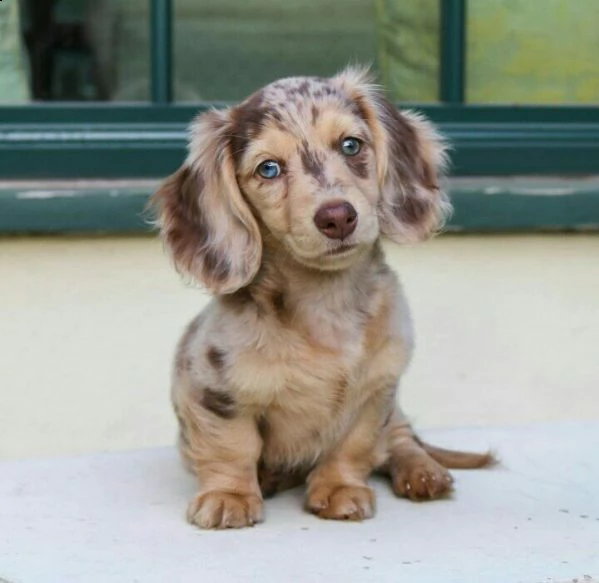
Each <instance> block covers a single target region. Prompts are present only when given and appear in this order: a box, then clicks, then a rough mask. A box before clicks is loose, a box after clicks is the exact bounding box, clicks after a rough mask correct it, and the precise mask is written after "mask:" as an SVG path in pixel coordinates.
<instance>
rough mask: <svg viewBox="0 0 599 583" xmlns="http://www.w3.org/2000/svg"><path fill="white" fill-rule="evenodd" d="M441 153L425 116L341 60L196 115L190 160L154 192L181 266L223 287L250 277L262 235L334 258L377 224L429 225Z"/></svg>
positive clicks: (305, 256)
mask: <svg viewBox="0 0 599 583" xmlns="http://www.w3.org/2000/svg"><path fill="white" fill-rule="evenodd" d="M444 162H445V148H444V146H443V143H442V141H441V139H440V138H439V136H438V135H437V134H436V132H435V131H434V129H433V127H432V126H431V125H430V124H429V123H428V122H427V121H426V120H424V119H423V118H422V117H420V116H418V115H416V114H414V113H410V112H399V111H398V110H397V109H396V108H395V107H394V106H393V105H392V104H391V103H389V102H388V101H387V100H386V99H385V97H384V96H383V93H382V92H381V90H380V89H379V88H377V87H376V86H374V85H372V84H370V82H369V79H368V76H367V74H366V72H365V71H361V70H356V69H347V70H346V71H344V72H343V73H341V74H339V75H337V76H335V77H332V78H330V79H322V78H313V77H296V78H289V79H283V80H281V81H277V82H275V83H272V84H271V85H268V86H267V87H265V88H264V89H262V90H260V91H258V92H257V93H255V94H254V95H252V96H251V97H250V98H248V99H247V100H246V101H244V102H243V103H241V104H240V105H238V106H236V107H233V108H230V109H226V110H221V111H210V112H208V113H204V114H202V115H200V116H199V117H198V118H197V119H196V120H195V121H194V122H193V124H192V127H191V139H190V147H189V155H188V158H187V160H186V161H185V163H184V164H183V166H182V167H181V168H180V169H179V170H178V171H177V172H176V173H175V174H173V175H172V176H171V177H170V178H168V179H167V180H166V181H165V182H164V183H163V185H162V186H161V188H160V189H159V190H158V192H157V193H156V194H155V195H154V198H153V202H154V204H155V205H156V206H157V207H158V211H159V215H160V224H161V228H162V234H163V237H164V240H165V242H166V245H167V247H169V248H170V250H171V252H172V255H173V258H174V261H175V264H176V266H177V267H178V269H179V270H182V271H184V272H187V273H189V274H191V275H192V276H193V277H194V278H196V279H197V280H199V281H200V282H201V283H202V284H203V285H205V286H206V287H207V288H208V289H210V290H211V291H213V292H214V293H230V292H232V291H235V290H237V289H239V288H240V287H243V286H245V285H247V284H248V283H250V282H251V280H252V279H253V278H254V276H255V275H256V273H257V271H258V268H259V266H260V262H261V256H262V247H263V245H274V246H278V247H280V248H283V249H285V250H286V252H288V253H290V254H291V255H292V256H293V257H294V258H295V259H296V260H297V261H298V262H300V263H302V264H303V265H306V266H308V267H311V268H314V269H320V270H337V269H344V268H347V267H349V266H351V265H352V263H353V262H355V261H356V259H357V258H358V257H359V256H360V255H361V254H362V253H363V252H364V251H365V250H367V249H368V248H370V247H371V246H372V245H373V244H374V242H375V241H376V240H377V239H378V237H379V236H380V234H381V233H383V234H385V235H387V236H389V237H390V238H391V239H393V240H395V241H398V242H402V241H415V240H419V239H423V238H426V237H427V236H429V235H431V234H432V233H433V232H434V231H435V230H436V229H437V228H438V227H439V226H440V224H441V223H442V221H443V219H444V217H445V215H446V213H447V211H448V210H449V204H448V202H447V199H446V197H445V195H444V193H443V192H442V191H441V190H440V187H439V173H440V171H441V170H442V169H443V165H444Z"/></svg>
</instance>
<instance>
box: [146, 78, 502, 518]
mask: <svg viewBox="0 0 599 583" xmlns="http://www.w3.org/2000/svg"><path fill="white" fill-rule="evenodd" d="M445 161H446V156H445V147H444V144H443V141H442V140H441V138H440V137H439V135H438V134H437V133H436V132H435V130H434V128H433V127H432V126H431V124H430V123H429V122H428V121H426V120H425V119H424V118H423V117H421V116H420V115H417V114H415V113H412V112H408V111H402V112H400V111H398V110H397V109H396V108H395V107H394V106H393V105H392V104H391V103H390V102H389V101H387V99H386V98H385V97H384V95H383V93H382V91H381V90H380V89H379V88H378V87H377V86H375V85H373V84H371V82H370V81H369V77H368V74H367V72H366V71H364V70H360V69H355V68H349V69H346V70H345V71H343V72H342V73H340V74H338V75H336V76H334V77H332V78H316V77H296V78H288V79H283V80H280V81H277V82H274V83H272V84H270V85H268V86H266V87H265V88H263V89H261V90H260V91H258V92H256V93H254V94H253V95H252V96H250V97H249V98H248V99H247V100H246V101H244V102H242V103H241V104H240V105H237V106H235V107H231V108H229V109H224V110H219V111H209V112H207V113H203V114H201V115H200V116H199V117H198V118H197V119H196V120H195V121H194V122H193V123H192V126H191V135H190V143H189V155H188V157H187V159H186V161H185V163H184V164H183V166H182V167H181V168H180V169H179V170H178V171H177V172H175V173H174V174H173V175H172V176H171V177H169V178H168V179H167V180H166V181H165V182H164V183H163V184H162V186H161V187H160V188H159V190H158V191H157V192H156V194H155V195H154V197H153V199H152V203H153V205H154V207H155V208H156V211H157V214H158V217H159V221H158V222H159V225H160V228H161V233H162V237H163V240H164V242H165V245H166V247H167V249H168V250H169V251H170V253H171V255H172V258H173V261H174V264H175V266H176V267H177V269H178V270H179V271H180V272H182V273H184V274H186V275H187V276H189V277H191V278H193V279H194V280H195V281H197V282H199V283H201V284H202V285H203V286H204V287H205V288H207V289H208V290H209V291H210V292H212V294H213V295H214V298H213V299H212V302H211V303H210V304H209V306H208V307H207V308H206V309H205V310H204V311H203V312H202V313H201V314H200V315H199V316H197V317H196V318H195V319H194V320H193V321H192V322H191V324H189V326H188V328H187V330H186V331H185V333H184V334H183V337H182V338H181V341H180V343H179V346H178V348H177V352H176V358H175V364H174V371H173V381H172V401H173V405H174V409H175V412H176V415H177V418H178V421H179V429H180V435H179V447H180V451H181V454H182V457H183V460H184V462H185V464H186V466H187V467H188V468H189V469H190V470H191V471H192V472H193V473H194V474H195V475H196V476H197V478H198V480H199V485H200V486H199V488H200V489H199V492H198V494H197V496H196V497H195V498H194V499H193V500H192V501H191V504H190V505H189V509H188V512H187V518H188V520H189V521H190V522H191V523H193V524H195V525H197V526H199V527H200V528H239V527H244V526H251V525H253V524H255V523H257V522H260V521H261V520H262V516H263V499H264V498H265V497H267V496H271V495H273V494H274V493H276V492H277V491H280V490H282V489H285V488H289V487H292V486H295V485H298V484H304V483H305V484H306V502H305V505H306V509H307V510H309V511H310V512H312V513H314V514H316V515H318V516H320V517H322V518H331V519H349V520H362V519H365V518H370V517H371V516H372V515H373V513H374V509H375V499H374V494H373V491H372V489H371V488H370V487H369V486H368V478H369V476H370V474H371V473H372V472H375V471H378V472H382V473H384V474H386V475H388V476H389V477H390V480H391V484H392V487H393V490H394V492H395V493H396V494H397V495H398V496H405V497H407V498H410V499H412V500H428V499H433V498H439V497H442V496H445V495H447V494H448V492H450V490H451V488H452V478H451V476H450V474H449V473H448V471H447V469H446V468H477V467H482V466H485V465H488V464H490V463H491V462H492V457H491V455H490V454H473V453H463V452H451V451H447V450H442V449H440V448H436V447H433V446H430V445H428V444H426V443H423V442H422V441H421V440H420V439H419V438H418V437H417V436H416V435H415V434H414V431H413V430H412V428H411V427H410V424H409V423H408V421H407V420H406V418H405V417H404V415H403V413H402V412H401V410H400V409H399V407H398V405H397V402H396V391H397V385H398V381H399V379H400V377H401V375H402V373H403V372H404V370H405V369H406V367H407V365H408V363H409V361H410V357H411V354H412V348H413V342H412V325H411V322H410V315H409V311H408V306H407V304H406V300H405V298H404V296H403V293H402V290H401V287H400V285H399V283H398V280H397V277H396V276H395V274H394V273H393V272H392V271H391V270H390V268H389V267H388V266H387V264H386V263H385V258H384V255H383V252H382V250H381V245H380V238H381V236H382V235H386V236H387V237H389V238H390V239H392V240H393V241H395V242H398V243H401V242H404V241H418V240H422V239H426V238H427V237H429V236H431V235H432V234H433V233H434V232H435V231H436V230H437V229H438V228H439V227H440V226H441V225H442V223H443V220H444V218H445V217H446V215H447V213H448V211H449V210H450V205H449V203H448V200H447V198H446V195H445V194H444V192H443V191H442V190H441V186H440V183H439V179H440V173H441V172H442V170H443V167H444V164H445Z"/></svg>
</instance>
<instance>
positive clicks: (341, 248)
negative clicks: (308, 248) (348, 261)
mask: <svg viewBox="0 0 599 583" xmlns="http://www.w3.org/2000/svg"><path fill="white" fill-rule="evenodd" d="M356 247H357V245H350V244H347V243H342V244H341V245H338V246H337V247H335V248H334V249H329V250H328V251H327V255H333V256H336V255H343V254H344V253H349V252H351V251H353V250H354V249H355V248H356Z"/></svg>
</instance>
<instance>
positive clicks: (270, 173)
mask: <svg viewBox="0 0 599 583" xmlns="http://www.w3.org/2000/svg"><path fill="white" fill-rule="evenodd" d="M257 172H258V174H260V176H262V178H266V179H268V180H271V179H272V178H276V177H277V176H279V175H280V174H281V166H280V165H279V163H278V162H275V161H274V160H265V161H264V162H262V163H261V164H260V165H259V166H258V169H257Z"/></svg>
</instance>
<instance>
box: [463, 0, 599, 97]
mask: <svg viewBox="0 0 599 583" xmlns="http://www.w3.org/2000/svg"><path fill="white" fill-rule="evenodd" d="M598 18H599V3H598V2H597V0H575V1H572V0H469V2H468V22H467V29H468V41H467V44H468V47H467V48H468V52H467V74H466V96H467V101H468V102H470V103H530V104H532V103H545V104H549V103H552V104H565V103H592V104H597V102H598V101H599V60H598V59H597V57H596V56H597V55H598V54H599V27H597V22H598Z"/></svg>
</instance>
